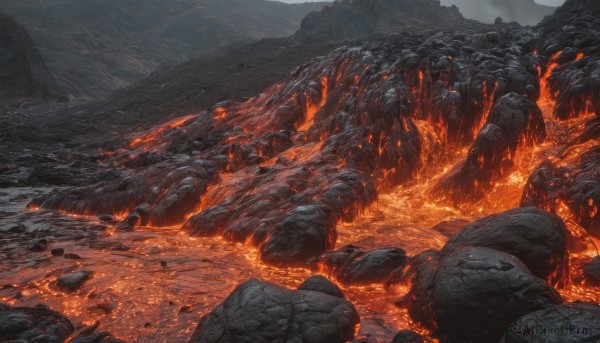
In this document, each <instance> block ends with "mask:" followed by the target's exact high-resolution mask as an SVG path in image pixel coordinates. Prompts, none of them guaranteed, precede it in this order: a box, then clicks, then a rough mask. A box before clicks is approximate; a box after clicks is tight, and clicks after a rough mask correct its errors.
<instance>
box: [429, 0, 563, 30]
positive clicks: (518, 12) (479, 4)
mask: <svg viewBox="0 0 600 343" xmlns="http://www.w3.org/2000/svg"><path fill="white" fill-rule="evenodd" d="M540 2H541V1H540ZM544 2H545V3H547V4H553V5H555V6H556V5H560V4H562V3H563V2H564V0H545V1H544ZM441 3H442V5H445V6H450V5H456V6H457V7H458V8H459V10H460V12H461V13H462V14H463V16H465V17H466V18H469V19H474V20H477V21H480V22H483V23H493V22H494V21H495V19H496V18H497V17H501V18H502V19H503V20H504V21H516V22H519V23H520V24H522V25H535V24H537V23H539V22H540V21H541V20H542V19H544V17H545V16H547V15H550V14H552V13H554V10H555V8H554V7H550V6H546V5H541V4H538V3H537V2H535V1H534V0H441Z"/></svg>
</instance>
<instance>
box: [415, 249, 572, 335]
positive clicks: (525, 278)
mask: <svg viewBox="0 0 600 343" xmlns="http://www.w3.org/2000/svg"><path fill="white" fill-rule="evenodd" d="M559 302H561V299H560V296H559V295H558V293H556V291H554V290H553V289H552V288H551V287H549V286H548V285H547V284H546V283H545V282H544V281H543V280H542V279H539V278H537V277H535V276H534V275H532V274H531V273H530V271H529V269H528V268H527V267H526V266H525V265H524V264H523V263H522V262H521V261H520V260H519V259H517V258H516V257H514V256H512V255H509V254H506V253H503V252H500V251H497V250H492V249H488V248H472V247H466V248H460V249H458V250H455V251H453V252H452V253H450V254H447V255H442V256H439V257H437V258H435V259H433V260H431V261H428V262H426V263H423V264H421V265H420V266H419V267H418V268H417V270H416V275H415V277H414V278H413V281H412V286H411V289H410V292H409V293H408V296H407V299H406V304H407V306H408V309H409V312H410V314H411V316H412V317H413V318H414V319H417V320H419V321H421V322H423V323H424V324H425V325H426V326H427V327H429V328H430V329H431V330H434V332H435V333H436V334H437V335H439V336H441V337H444V339H447V340H448V341H451V342H463V341H470V342H495V341H498V340H499V339H500V338H501V337H502V334H503V332H504V330H505V328H506V327H507V326H508V325H509V324H510V323H512V322H513V321H514V320H515V319H517V318H518V317H520V316H522V315H524V314H527V313H531V312H533V311H537V310H543V309H547V308H549V307H550V306H552V305H555V304H558V303H559ZM464 323H470V324H469V325H464Z"/></svg>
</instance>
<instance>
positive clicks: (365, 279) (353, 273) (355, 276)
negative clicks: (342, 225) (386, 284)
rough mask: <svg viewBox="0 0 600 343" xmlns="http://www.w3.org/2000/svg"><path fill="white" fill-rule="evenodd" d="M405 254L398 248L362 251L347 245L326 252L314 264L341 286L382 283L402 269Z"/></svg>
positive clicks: (404, 262) (405, 257) (405, 259)
mask: <svg viewBox="0 0 600 343" xmlns="http://www.w3.org/2000/svg"><path fill="white" fill-rule="evenodd" d="M407 259H408V258H407V256H406V252H405V251H404V250H402V249H399V248H384V249H376V250H371V251H364V250H362V249H360V248H359V247H355V246H352V245H348V246H345V247H342V248H340V249H338V250H335V251H331V252H327V253H325V254H323V255H322V256H320V257H319V259H318V260H317V261H318V262H317V261H315V262H317V263H319V264H320V265H321V266H323V267H325V268H327V269H328V270H329V271H330V273H331V274H332V275H334V276H335V277H336V279H337V280H339V281H340V282H342V283H343V284H349V285H350V284H369V283H382V282H383V281H385V280H387V279H388V278H389V277H390V274H391V272H392V271H394V270H396V269H401V268H402V267H404V265H405V264H406V261H407Z"/></svg>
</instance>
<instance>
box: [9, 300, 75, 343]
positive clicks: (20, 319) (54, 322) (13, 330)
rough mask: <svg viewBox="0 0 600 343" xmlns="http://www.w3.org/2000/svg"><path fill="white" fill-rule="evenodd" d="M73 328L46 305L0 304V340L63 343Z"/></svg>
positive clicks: (64, 318)
mask: <svg viewBox="0 0 600 343" xmlns="http://www.w3.org/2000/svg"><path fill="white" fill-rule="evenodd" d="M73 330H74V328H73V325H72V324H71V322H70V321H69V320H68V319H67V318H66V317H65V316H63V315H61V314H60V313H58V312H54V311H52V310H51V309H49V308H48V307H46V306H43V305H38V306H36V307H10V306H8V305H4V304H0V341H2V342H8V341H14V342H45V343H63V342H64V341H65V340H66V339H67V338H68V337H69V335H71V333H72V332H73Z"/></svg>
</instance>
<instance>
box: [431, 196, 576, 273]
mask: <svg viewBox="0 0 600 343" xmlns="http://www.w3.org/2000/svg"><path fill="white" fill-rule="evenodd" d="M567 237H568V231H567V227H566V226H565V224H564V223H563V221H562V220H561V219H560V218H559V217H558V216H556V215H555V214H552V213H549V212H546V211H543V210H540V209H537V208H516V209H512V210H508V211H505V212H502V213H498V214H494V215H491V216H488V217H484V218H482V219H479V220H477V221H475V222H474V223H472V224H470V225H468V226H466V227H465V228H463V230H462V231H461V232H460V233H459V234H457V235H456V236H454V237H452V238H450V240H448V242H447V243H446V245H445V246H444V248H443V252H447V251H453V250H456V249H457V248H459V247H465V246H472V247H486V248H490V249H495V250H499V251H503V252H506V253H509V254H511V255H513V256H516V257H518V258H519V259H520V260H521V261H522V262H523V263H524V264H525V265H526V266H527V267H528V268H529V270H530V271H531V273H532V274H533V275H535V276H537V277H539V278H541V279H544V280H546V279H550V281H551V282H556V281H558V280H559V279H560V278H561V277H563V276H566V275H567V274H568V265H569V254H568V251H567Z"/></svg>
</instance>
